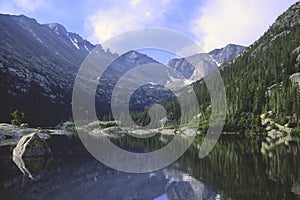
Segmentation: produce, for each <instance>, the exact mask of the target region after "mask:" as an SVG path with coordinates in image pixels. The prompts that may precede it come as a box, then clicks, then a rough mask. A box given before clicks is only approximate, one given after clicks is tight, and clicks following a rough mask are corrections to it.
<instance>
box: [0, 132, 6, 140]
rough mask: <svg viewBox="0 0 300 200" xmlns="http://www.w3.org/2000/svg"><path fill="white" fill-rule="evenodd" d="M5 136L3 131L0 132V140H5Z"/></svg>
mask: <svg viewBox="0 0 300 200" xmlns="http://www.w3.org/2000/svg"><path fill="white" fill-rule="evenodd" d="M5 138H6V137H5V135H4V134H3V133H0V141H1V140H5Z"/></svg>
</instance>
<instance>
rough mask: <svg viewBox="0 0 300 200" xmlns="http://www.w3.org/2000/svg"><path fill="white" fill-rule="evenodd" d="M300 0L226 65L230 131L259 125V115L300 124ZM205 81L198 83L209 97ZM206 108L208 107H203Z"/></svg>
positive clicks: (199, 91) (199, 90)
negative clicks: (265, 114)
mask: <svg viewBox="0 0 300 200" xmlns="http://www.w3.org/2000/svg"><path fill="white" fill-rule="evenodd" d="M299 13H300V3H299V2H298V3H296V4H295V5H293V6H292V7H291V8H290V9H289V10H288V11H286V12H285V13H284V14H283V15H281V16H280V17H279V18H278V19H277V20H276V22H275V23H274V24H273V25H272V26H271V27H270V29H269V30H268V31H267V32H266V33H265V34H264V35H263V36H262V37H261V38H260V39H259V40H258V41H256V42H255V43H254V44H253V45H251V46H250V47H249V48H247V49H246V50H245V51H244V52H243V53H242V54H241V55H240V56H238V57H237V58H236V59H235V60H233V61H232V62H229V63H227V64H225V65H223V66H222V67H221V75H222V78H223V81H224V84H225V87H226V95H227V117H226V125H225V131H237V130H239V131H242V130H252V131H257V129H258V128H259V127H260V126H261V124H260V118H259V116H260V115H261V114H262V113H267V112H268V113H269V116H270V117H271V118H273V119H274V120H275V121H277V122H278V123H279V124H282V125H284V124H286V123H288V125H289V126H290V127H296V126H299V115H300V105H299V104H300V93H299V78H300V74H299V72H300V56H299V55H300V15H299ZM205 87H206V86H205V84H204V82H198V83H195V84H194V88H195V90H196V92H197V94H198V96H199V97H202V98H203V96H204V97H206V96H207V92H203V91H205ZM201 112H207V109H206V107H204V108H203V109H202V110H201Z"/></svg>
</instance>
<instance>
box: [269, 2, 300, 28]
mask: <svg viewBox="0 0 300 200" xmlns="http://www.w3.org/2000/svg"><path fill="white" fill-rule="evenodd" d="M296 25H300V2H299V1H298V2H297V3H295V4H294V5H292V6H291V7H290V8H289V9H288V10H287V11H286V12H284V13H283V14H282V15H280V16H279V17H278V18H277V20H276V21H275V22H274V24H273V25H272V26H271V29H272V30H281V29H283V28H291V27H294V26H296Z"/></svg>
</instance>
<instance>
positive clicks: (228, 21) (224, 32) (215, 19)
mask: <svg viewBox="0 0 300 200" xmlns="http://www.w3.org/2000/svg"><path fill="white" fill-rule="evenodd" d="M294 2H296V0H285V1H282V0H251V1H241V0H226V1H225V0H210V1H206V3H205V4H204V5H203V7H201V8H200V10H199V13H200V14H199V17H198V18H196V19H195V20H193V21H192V23H191V32H192V33H193V34H195V36H196V37H197V39H198V40H199V41H200V42H201V43H202V44H203V45H204V48H205V50H207V51H209V50H212V49H214V48H218V47H223V46H226V45H227V44H229V43H237V44H241V45H250V44H251V43H252V42H254V41H255V40H257V39H258V38H259V36H261V35H262V34H263V33H264V32H265V31H266V30H267V29H268V26H270V25H271V23H272V22H273V21H274V20H275V19H276V18H277V16H278V13H282V12H284V11H285V10H286V9H287V8H288V7H289V6H290V5H291V4H293V3H294Z"/></svg>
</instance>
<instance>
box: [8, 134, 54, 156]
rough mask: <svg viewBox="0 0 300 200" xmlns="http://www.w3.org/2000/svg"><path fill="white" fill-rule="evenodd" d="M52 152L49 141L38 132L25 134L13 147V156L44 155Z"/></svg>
mask: <svg viewBox="0 0 300 200" xmlns="http://www.w3.org/2000/svg"><path fill="white" fill-rule="evenodd" d="M50 153H51V150H50V148H49V146H48V144H47V142H46V141H45V140H44V139H42V138H40V137H39V136H38V134H37V133H32V134H29V135H26V136H23V137H22V138H21V139H20V141H19V142H18V144H17V146H16V147H15V148H14V149H13V156H16V157H27V156H42V155H49V154H50Z"/></svg>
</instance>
